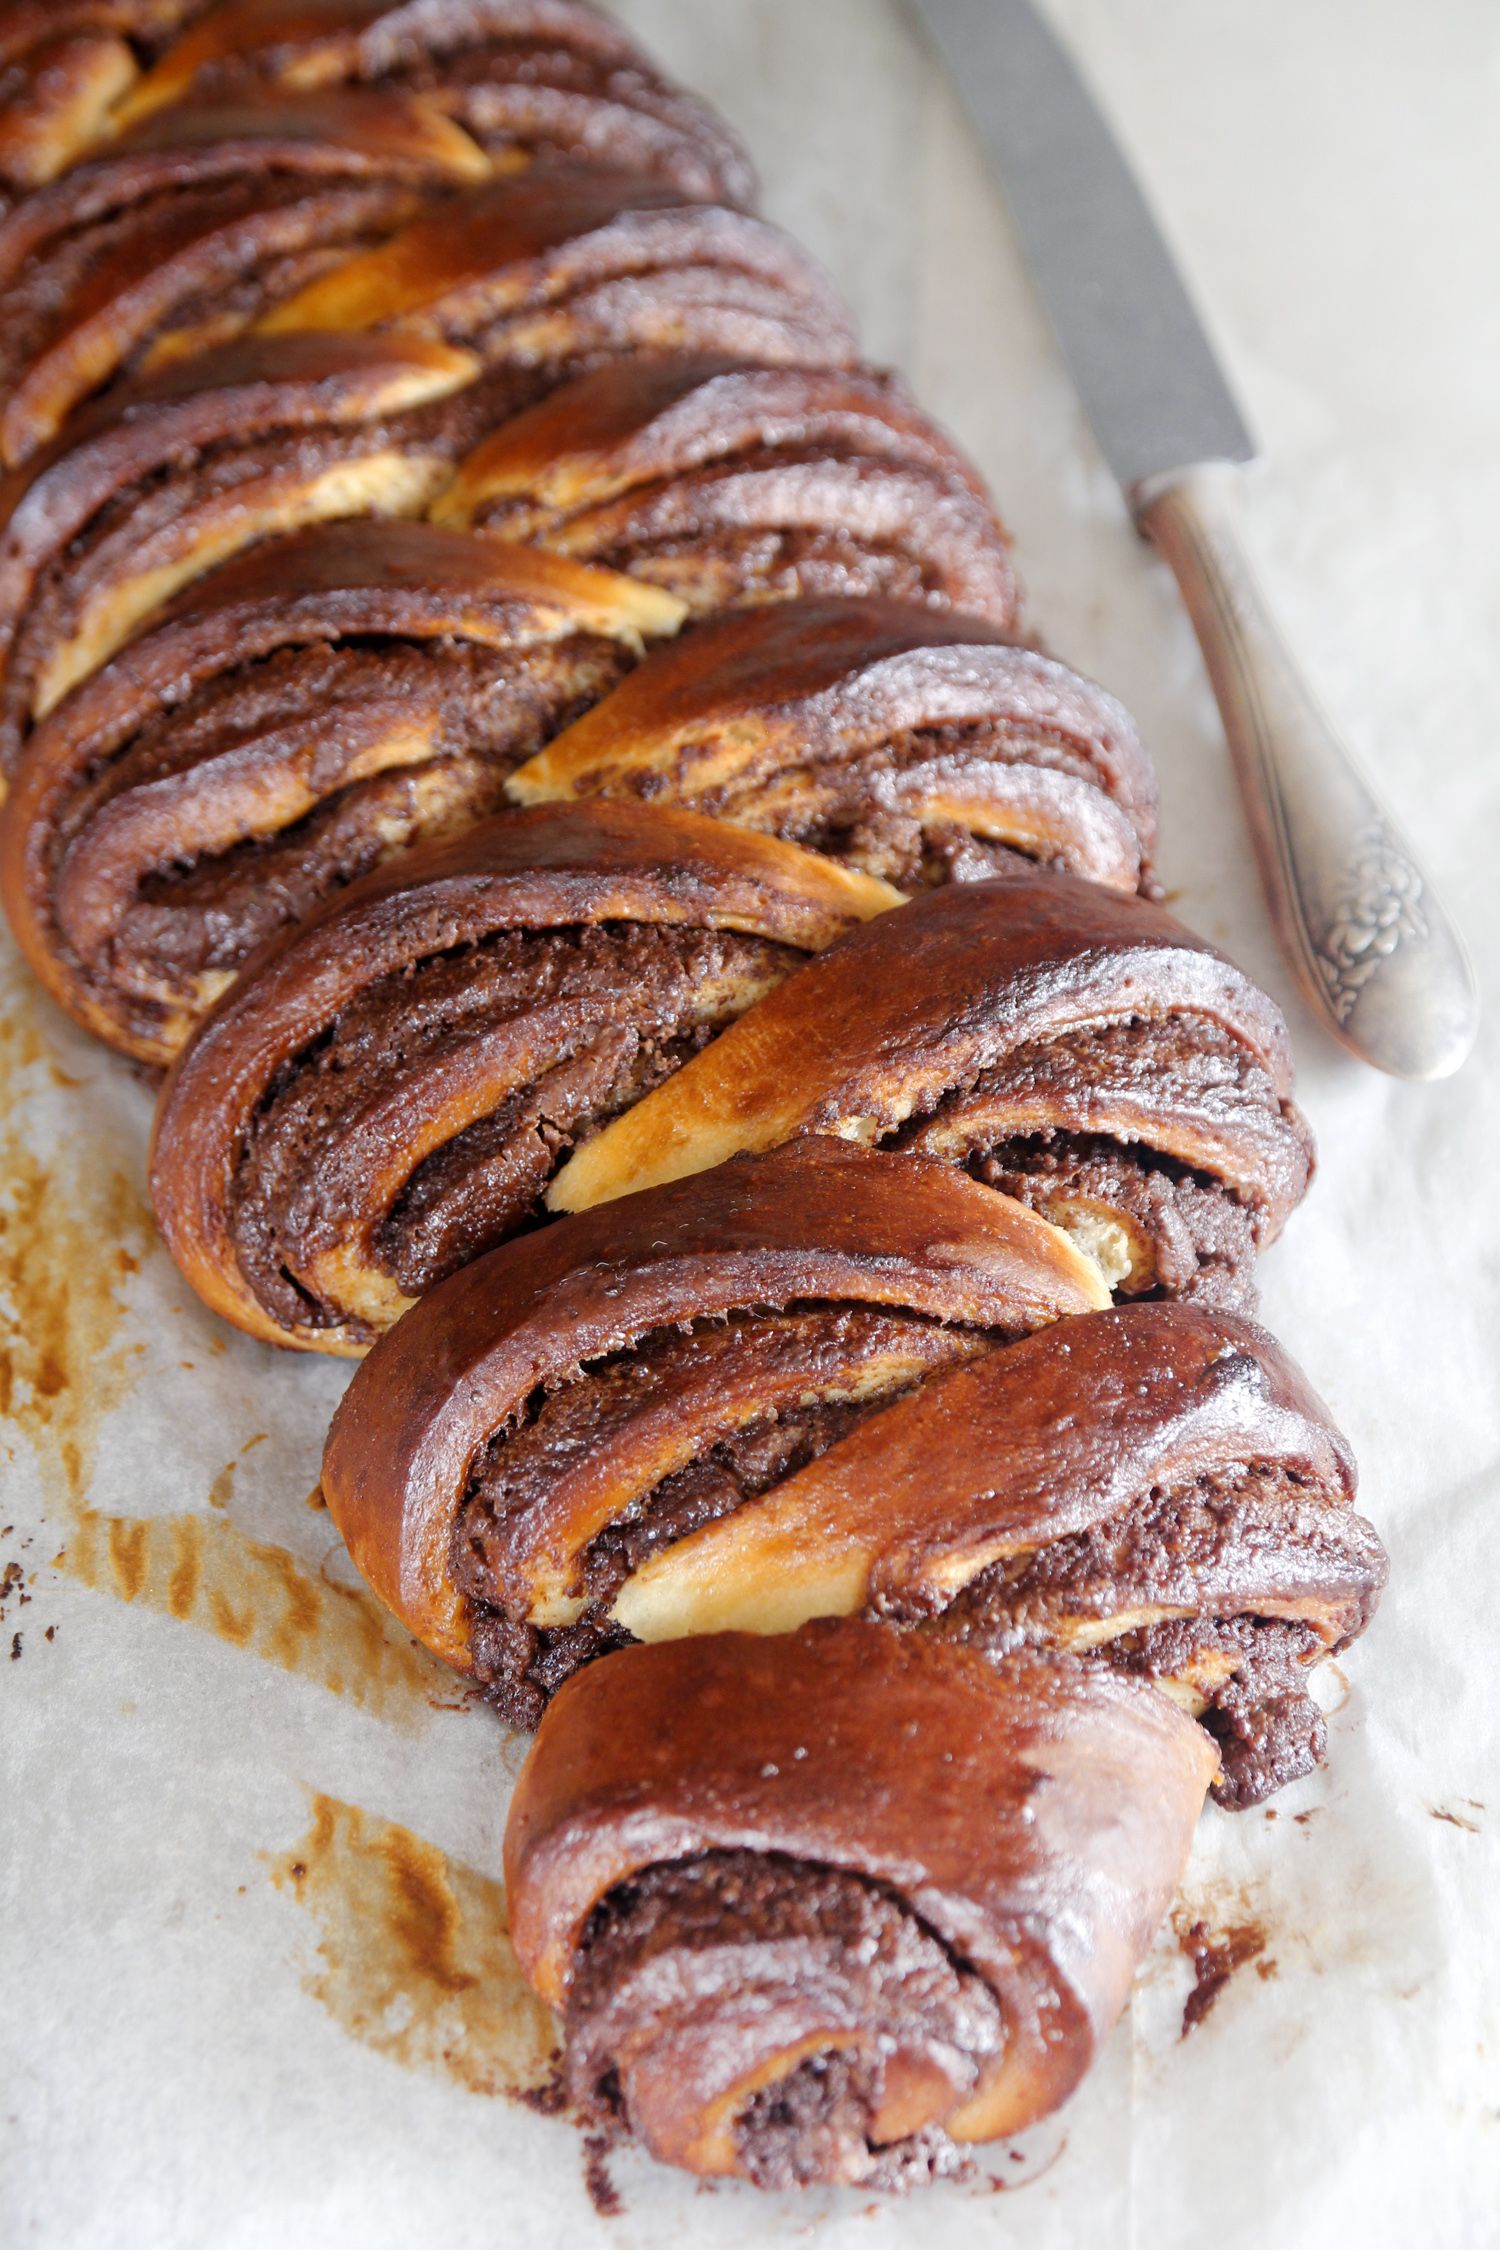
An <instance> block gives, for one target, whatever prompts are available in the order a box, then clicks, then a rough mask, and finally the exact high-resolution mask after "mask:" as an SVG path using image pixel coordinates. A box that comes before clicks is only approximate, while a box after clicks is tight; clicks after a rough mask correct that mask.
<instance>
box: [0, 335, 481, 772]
mask: <svg viewBox="0 0 1500 2250" xmlns="http://www.w3.org/2000/svg"><path fill="white" fill-rule="evenodd" d="M477 373H478V363H477V361H475V360H474V359H473V357H472V355H470V354H468V353H465V352H455V351H452V350H450V349H449V348H448V347H447V346H446V345H441V344H433V343H429V342H426V341H424V340H423V339H421V338H418V337H397V336H317V335H296V336H280V337H239V338H236V339H235V340H234V341H232V342H231V343H228V344H224V345H220V346H218V347H217V348H215V349H214V350H211V351H206V352H202V353H198V354H195V355H194V356H192V357H191V358H188V359H185V360H179V361H177V362H175V363H174V364H172V365H170V366H168V367H166V368H163V369H161V370H160V371H159V372H158V373H157V374H155V375H152V376H146V377H143V378H141V379H139V380H137V381H135V382H133V383H121V384H117V385H116V386H115V387H114V388H113V389H112V390H111V391H110V392H108V393H107V394H106V395H105V396H104V397H102V398H101V399H98V400H96V401H95V402H94V403H93V405H92V406H91V407H90V408H88V409H86V410H85V411H84V412H82V413H81V414H79V415H77V416H76V417H74V419H73V420H72V421H71V422H70V424H69V425H68V427H67V429H66V431H65V432H64V434H63V435H62V436H61V437H60V438H59V439H57V440H56V441H54V443H53V444H52V445H51V446H49V447H47V448H46V449H45V450H44V451H43V452H42V453H40V454H39V455H38V456H37V457H36V458H35V459H34V460H33V461H31V462H30V463H28V464H27V466H26V467H25V468H24V469H21V470H19V471H17V472H16V473H15V474H14V475H13V476H11V477H10V478H9V479H8V480H7V482H6V483H5V484H4V485H3V486H0V658H3V666H4V669H3V687H0V766H3V768H4V769H5V770H6V771H7V772H8V771H9V770H10V769H11V767H12V766H13V765H14V763H15V756H16V752H17V750H18V749H19V746H20V743H21V741H22V739H23V738H24V735H25V733H26V730H27V729H28V727H29V726H30V724H31V722H32V720H33V719H34V718H37V717H40V716H43V715H44V714H45V713H46V712H47V711H49V710H50V709H51V708H52V707H53V705H54V704H56V703H58V702H60V701H61V699H62V697H63V695H64V694H66V693H67V692H68V690H69V689H70V688H72V687H75V686H76V685H77V684H78V682H79V681H80V680H82V679H84V678H86V677H87V676H88V675H89V673H90V672H92V671H95V670H97V668H98V666H99V665H100V664H101V663H103V662H104V661H105V660H106V659H107V658H108V657H110V656H111V655H113V653H114V651H115V649H116V648H117V647H119V645H120V644H121V642H123V641H124V640H125V639H126V638H128V637H129V635H130V634H132V633H134V632H136V631H138V630H139V628H140V626H141V625H142V624H143V623H144V622H145V620H146V619H147V618H148V617H149V616H150V615H151V614H152V612H153V611H155V610H158V609H160V608H161V607H163V606H164V604H165V603H166V602H168V601H169V600H171V599H172V597H173V596H174V595H176V594H177V593H179V592H180V591H181V589H182V587H183V586H185V585H187V584H189V583H190V582H191V581H192V579H194V578H196V577H199V576H201V575H202V573H203V572H204V571H207V570H211V569H213V568H214V567H215V565H216V564H218V563H221V562H223V561H225V560H226V559H227V558H228V557H229V556H230V555H232V554H235V553H237V552H238V551H239V550H240V549H241V548H243V547H247V546H250V545H252V544H254V542H255V541H256V540H258V539H262V538H265V537H267V536H268V535H270V534H272V533H278V532H280V533H285V532H289V531H294V530H297V529H299V528H300V527H301V526H302V525H304V524H306V523H311V522H316V521H320V520H326V519H329V518H335V517H340V516H349V515H358V514H365V513H368V514H371V515H385V514H393V515H407V514H413V513H416V512H419V511H420V510H421V509H422V508H423V506H424V505H425V503H426V502H427V501H428V500H429V499H430V498H431V496H432V494H433V493H434V491H436V490H437V489H438V487H439V486H440V485H441V483H442V482H443V480H444V479H445V478H446V476H447V474H448V473H449V470H448V463H449V459H450V458H451V445H449V444H445V439H446V437H447V432H446V430H445V428H444V422H443V418H442V417H441V416H437V415H434V414H432V413H430V412H429V413H426V414H421V413H419V411H418V410H420V409H423V408H431V407H432V405H433V403H434V402H436V401H439V400H443V399H446V398H448V397H450V396H451V395H452V394H453V393H454V392H456V391H458V390H461V389H463V388H464V387H465V386H467V385H468V384H470V383H471V382H472V381H473V378H474V376H475V375H476V374H477Z"/></svg>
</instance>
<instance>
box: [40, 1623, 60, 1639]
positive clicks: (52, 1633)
mask: <svg viewBox="0 0 1500 2250" xmlns="http://www.w3.org/2000/svg"><path fill="white" fill-rule="evenodd" d="M42 1639H43V1640H44V1641H55V1640H56V1639H57V1627H56V1626H55V1625H49V1626H48V1627H47V1630H46V1632H45V1633H43V1635H42Z"/></svg>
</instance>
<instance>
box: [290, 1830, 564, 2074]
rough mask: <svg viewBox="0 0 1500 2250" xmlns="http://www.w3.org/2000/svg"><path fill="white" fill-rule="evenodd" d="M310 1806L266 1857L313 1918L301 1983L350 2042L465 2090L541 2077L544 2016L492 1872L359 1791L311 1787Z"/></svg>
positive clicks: (549, 2053) (547, 2040) (550, 2038)
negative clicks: (314, 1953) (355, 1794)
mask: <svg viewBox="0 0 1500 2250" xmlns="http://www.w3.org/2000/svg"><path fill="white" fill-rule="evenodd" d="M312 1814H313V1818H312V1826H311V1827H310V1828H309V1830H308V1832H307V1834H306V1835H305V1836H304V1837H303V1838H302V1839H301V1841H300V1842H299V1843H296V1844H294V1845H293V1846H292V1848H291V1850H290V1851H288V1852H283V1853H280V1854H277V1855H276V1856H275V1857H273V1858H272V1859H271V1880H272V1882H273V1883H275V1884H276V1886H277V1887H278V1889H280V1890H284V1891H288V1892H290V1894H291V1895H292V1897H293V1898H295V1899H296V1901H297V1903H298V1905H299V1906H301V1907H303V1908H304V1909H305V1910H306V1912H307V1913H309V1914H310V1915H311V1916H312V1919H313V1922H314V1924H315V1925H316V1928H317V1931H318V1966H317V1967H315V1968H312V1969H310V1970H309V1971H308V1973H307V1975H306V1976H305V1978H304V1980H303V1981H304V1984H305V1986H306V1989H307V1990H308V1991H309V1992H310V1993H311V1994H312V1995H313V1997H314V1998H315V1999H316V2000H318V2001H320V2002H321V2003H322V2005H323V2006H324V2007H325V2008H326V2009H327V2010H328V2013H329V2014H330V2015H331V2016H332V2017H333V2019H334V2021H335V2022H336V2023H337V2024H339V2025H340V2026H341V2027H342V2028H343V2029H344V2030H345V2031H347V2032H348V2033H349V2034H350V2036H351V2037H353V2038H355V2039H358V2040H359V2041H360V2042H361V2043H362V2044H363V2045H365V2046H367V2047H373V2048H374V2049H375V2050H376V2052H377V2053H379V2054H383V2055H388V2056H389V2057H390V2058H391V2059H392V2060H393V2061H395V2062H399V2063H404V2064H406V2065H407V2066H408V2067H410V2068H415V2069H420V2070H428V2071H432V2072H434V2073H436V2074H437V2075H439V2076H441V2077H445V2078H449V2079H452V2080H454V2081H456V2083H457V2084H459V2085H460V2086H463V2087H466V2088H467V2089H468V2091H469V2092H470V2093H475V2094H511V2095H517V2094H519V2095H526V2094H532V2093H536V2092H537V2091H539V2090H540V2089H542V2088H544V2087H546V2086H548V2085H549V2084H550V2082H551V2080H552V2077H553V2064H554V2058H555V2055H556V2051H557V2044H558V2035H557V2026H556V2023H555V2021H554V2019H553V2017H552V2014H551V2012H550V2010H548V2009H547V2008H545V2007H544V2006H543V2004H542V2002H541V2001H540V2000H539V1999H538V1998H537V1996H536V1994H535V1993H534V1992H533V1991H532V1989H531V1987H530V1985H529V1984H528V1983H527V1982H526V1980H525V1978H524V1977H523V1976H522V1974H521V1970H520V1967H519V1965H518V1963H517V1961H516V1956H515V1952H514V1949H513V1948H512V1945H511V1942H510V1937H509V1934H508V1930H507V1926H506V1914H505V1894H504V1891H503V1890H502V1889H501V1886H500V1885H499V1884H498V1883H497V1882H495V1881H493V1880H492V1878H491V1877H489V1876H487V1875H481V1874H480V1873H479V1872H478V1871H477V1870H476V1869H475V1868H472V1867H466V1866H464V1865H463V1863H462V1862H461V1861H459V1860H453V1859H449V1858H447V1857H446V1856H445V1855H444V1854H443V1853H442V1852H440V1851H439V1850H438V1848H437V1846H436V1845H435V1844H430V1843H428V1842H427V1841H426V1839H425V1838H424V1837H421V1836H417V1835H414V1834H413V1833H412V1831H411V1830H410V1829H409V1828H401V1827H398V1826H397V1825H396V1823H395V1822H394V1821H387V1820H379V1819H377V1818H376V1817H375V1815H374V1814H373V1813H368V1812H365V1811H364V1810H363V1809H362V1808H361V1807H360V1806H358V1805H349V1804H345V1803H343V1802H342V1801H341V1800H340V1799H339V1798H337V1797H324V1796H315V1797H314V1798H313V1800H312Z"/></svg>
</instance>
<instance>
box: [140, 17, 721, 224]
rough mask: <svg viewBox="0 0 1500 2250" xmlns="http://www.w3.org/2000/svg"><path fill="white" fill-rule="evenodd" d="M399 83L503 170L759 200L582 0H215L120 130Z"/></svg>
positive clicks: (657, 77) (711, 138)
mask: <svg viewBox="0 0 1500 2250" xmlns="http://www.w3.org/2000/svg"><path fill="white" fill-rule="evenodd" d="M349 85H381V86H401V87H404V88H406V89H407V90H408V91H410V92H412V93H417V94H422V95H424V96H426V97H428V98H429V99H431V100H432V101H434V102H436V103H438V104H439V105H440V106H441V107H442V108H443V109H444V110H445V111H446V112H447V114H448V115H449V116H452V117H455V118H457V120H458V121H459V122H460V123H461V124H462V125H463V126H464V127H465V129H466V130H467V131H468V132H470V133H472V134H473V136H474V138H475V139H476V140H477V141H478V142H480V144H481V145H482V146H483V147H484V148H486V149H487V150H489V151H490V153H491V154H492V155H493V156H494V157H495V158H497V160H501V161H504V160H505V159H507V158H515V157H519V156H526V155H535V154H537V153H539V152H544V151H545V152H550V153H552V154H554V155H562V156H567V157H570V158H573V159H575V160H582V161H584V162H592V163H602V164H609V165H614V166H616V167H617V168H620V169H623V170H628V171H633V172H641V173H645V174H648V175H650V176H652V177H655V178H660V179H663V180H666V181H669V182H670V183H671V185H672V186H674V187H676V188H679V189H681V190H682V192H683V193H684V194H685V195H698V196H703V197H704V198H705V199H717V200H722V201H725V202H731V203H749V202H751V201H753V200H754V195H755V175H754V172H753V170H752V168H751V165H750V161H749V158H748V157H747V156H746V154H745V152H744V150H743V148H741V146H740V144H739V142H738V141H737V140H736V138H735V136H734V135H733V133H731V131H730V130H729V127H728V126H727V125H726V124H725V122H724V120H723V119H722V118H721V117H719V116H717V115H716V114H715V113H714V111H713V110H711V109H710V108H709V107H708V105H707V103H706V102H701V101H699V100H698V98H697V96H696V95H693V94H690V93H688V92H686V91H685V90H684V89H683V88H682V87H680V86H675V85H673V84H672V83H671V82H670V80H668V79H666V78H664V77H663V76H662V74H661V72H660V71H658V70H657V69H656V68H655V67H654V65H653V64H652V63H651V62H650V61H649V59H648V58H647V57H646V55H644V54H643V53H642V51H641V49H640V48H639V47H638V46H637V44H636V42H635V41H634V40H633V39H632V38H631V37H630V36H629V34H628V33H627V32H626V31H624V29H623V28H622V27H621V26H620V25H618V24H616V23H613V22H611V21H610V19H609V18H608V17H607V16H605V15H602V14H601V13H600V11H599V10H598V9H597V8H594V7H591V6H588V5H586V4H583V0H482V4H480V0H406V4H404V5H396V6H390V5H388V4H386V0H321V4H319V5H315V6H311V7H310V6H308V4H307V0H224V4H223V5H221V6H218V7H214V8H211V9H209V10H208V12H207V13H206V14H204V15H203V17H202V19H201V21H200V22H199V23H198V24H196V25H195V27H194V28H193V29H192V30H191V31H189V32H188V33H187V35H186V36H185V37H184V38H181V39H178V40H176V41H175V42H174V43H173V44H172V46H171V47H170V48H169V49H168V51H167V52H166V54H165V55H163V56H162V57H161V59H160V60H159V61H158V62H157V63H156V65H155V67H154V68H153V69H151V70H149V71H147V72H146V73H145V75H144V76H143V77H142V78H141V79H140V80H139V82H138V83H137V84H136V85H135V86H134V87H133V88H132V90H131V92H130V93H129V95H128V96H127V97H126V99H125V100H124V101H123V103H122V104H121V106H120V113H119V114H120V115H121V117H122V118H123V119H124V120H126V121H127V122H133V121H135V120H137V119H139V118H142V117H147V116H150V115H152V114H153V113H154V112H155V111H156V110H158V109H161V108H164V107H166V106H168V105H170V104H175V103H179V102H181V101H183V100H184V99H186V98H188V97H190V96H201V95H204V94H213V95H223V94H226V93H233V92H237V91H241V90H243V89H245V88H246V87H273V88H288V89H292V88H297V87H303V86H317V87H324V86H349Z"/></svg>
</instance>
